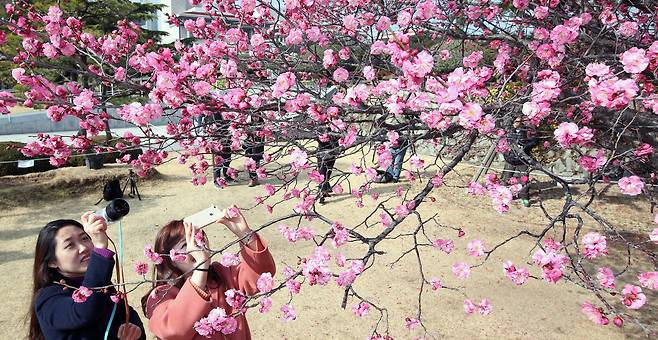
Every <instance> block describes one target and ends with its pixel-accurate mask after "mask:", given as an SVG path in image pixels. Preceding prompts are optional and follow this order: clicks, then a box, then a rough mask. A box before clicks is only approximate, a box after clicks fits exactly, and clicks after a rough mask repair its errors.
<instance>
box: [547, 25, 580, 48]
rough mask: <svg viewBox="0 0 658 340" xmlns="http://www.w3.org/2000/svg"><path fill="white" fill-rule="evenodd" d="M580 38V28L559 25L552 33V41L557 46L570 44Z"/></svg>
mask: <svg viewBox="0 0 658 340" xmlns="http://www.w3.org/2000/svg"><path fill="white" fill-rule="evenodd" d="M577 38H578V28H574V27H568V26H564V25H557V26H555V28H553V30H552V31H551V40H553V43H554V44H555V45H557V46H560V45H565V44H570V43H572V42H574V41H575V40H576V39H577Z"/></svg>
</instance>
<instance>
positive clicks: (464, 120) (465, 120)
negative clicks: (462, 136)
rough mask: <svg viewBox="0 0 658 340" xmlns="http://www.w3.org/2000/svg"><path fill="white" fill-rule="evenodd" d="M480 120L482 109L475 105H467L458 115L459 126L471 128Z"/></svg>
mask: <svg viewBox="0 0 658 340" xmlns="http://www.w3.org/2000/svg"><path fill="white" fill-rule="evenodd" d="M481 118H482V107H481V106H480V104H477V103H467V104H465V105H464V107H463V109H462V110H461V112H460V113H459V124H460V125H461V126H463V127H465V128H472V127H474V126H475V124H476V123H477V122H478V121H479V120H480V119H481Z"/></svg>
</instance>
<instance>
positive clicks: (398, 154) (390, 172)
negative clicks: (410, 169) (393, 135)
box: [375, 134, 411, 183]
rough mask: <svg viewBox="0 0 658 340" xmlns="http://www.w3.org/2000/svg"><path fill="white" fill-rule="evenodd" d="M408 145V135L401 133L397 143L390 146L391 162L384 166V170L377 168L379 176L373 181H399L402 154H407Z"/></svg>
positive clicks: (402, 161)
mask: <svg viewBox="0 0 658 340" xmlns="http://www.w3.org/2000/svg"><path fill="white" fill-rule="evenodd" d="M410 145H411V144H410V143H409V137H408V136H407V135H406V134H402V135H401V136H400V138H399V139H398V144H397V145H394V146H393V147H391V151H390V152H391V157H393V162H392V163H391V165H389V166H388V168H386V171H380V170H379V176H378V177H377V179H375V183H397V182H399V181H400V174H401V173H402V165H403V164H404V156H405V155H406V154H407V149H408V148H409V146H410Z"/></svg>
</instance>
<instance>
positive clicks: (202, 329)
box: [194, 318, 215, 338]
mask: <svg viewBox="0 0 658 340" xmlns="http://www.w3.org/2000/svg"><path fill="white" fill-rule="evenodd" d="M194 330H195V331H196V332H197V333H199V335H201V336H204V337H206V338H210V337H211V336H212V335H213V334H214V333H215V330H214V329H213V328H212V325H211V324H210V322H208V319H207V318H202V319H201V320H199V321H196V322H195V323H194Z"/></svg>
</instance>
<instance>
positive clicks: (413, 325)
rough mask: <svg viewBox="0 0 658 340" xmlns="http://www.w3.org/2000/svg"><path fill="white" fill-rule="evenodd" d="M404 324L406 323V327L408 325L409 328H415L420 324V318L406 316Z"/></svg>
mask: <svg viewBox="0 0 658 340" xmlns="http://www.w3.org/2000/svg"><path fill="white" fill-rule="evenodd" d="M404 325H405V327H407V329H414V328H416V327H418V326H420V320H418V319H415V318H410V317H406V318H405V319H404Z"/></svg>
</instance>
